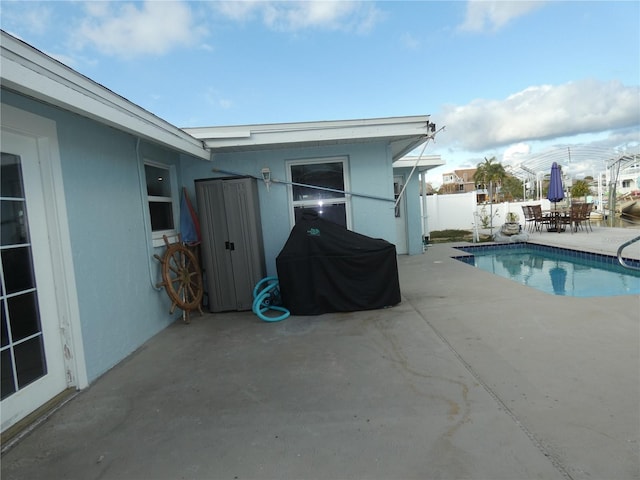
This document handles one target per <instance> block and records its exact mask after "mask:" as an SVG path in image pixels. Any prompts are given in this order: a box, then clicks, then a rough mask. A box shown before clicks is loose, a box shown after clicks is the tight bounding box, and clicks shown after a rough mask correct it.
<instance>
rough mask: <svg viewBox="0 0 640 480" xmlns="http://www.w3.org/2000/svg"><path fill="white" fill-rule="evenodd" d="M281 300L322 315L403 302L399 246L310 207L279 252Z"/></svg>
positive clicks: (293, 309) (289, 306) (298, 311)
mask: <svg viewBox="0 0 640 480" xmlns="http://www.w3.org/2000/svg"><path fill="white" fill-rule="evenodd" d="M276 267H277V270H278V280H279V282H280V293H281V296H282V303H283V304H284V306H285V307H286V308H287V309H289V311H290V312H291V313H292V314H293V315H320V314H323V313H329V312H351V311H357V310H372V309H377V308H383V307H389V306H393V305H396V304H398V303H400V282H399V280H398V264H397V259H396V247H395V245H393V244H392V243H389V242H387V241H386V240H382V239H375V238H370V237H367V236H365V235H361V234H359V233H355V232H352V231H350V230H347V229H346V228H344V227H342V226H340V225H338V224H336V223H333V222H330V221H327V220H324V219H322V218H320V217H319V216H318V215H317V213H316V212H313V211H305V212H304V214H303V215H302V217H301V218H300V219H299V220H298V222H297V223H296V225H295V226H294V227H293V230H292V231H291V234H290V235H289V238H288V240H287V242H286V243H285V245H284V247H283V249H282V251H281V252H280V254H279V255H278V257H277V258H276Z"/></svg>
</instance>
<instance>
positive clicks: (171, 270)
mask: <svg viewBox="0 0 640 480" xmlns="http://www.w3.org/2000/svg"><path fill="white" fill-rule="evenodd" d="M163 238H164V243H165V245H166V246H167V249H166V250H165V252H164V255H163V256H162V257H160V256H159V255H154V257H155V258H156V259H157V260H159V261H160V263H161V264H162V282H158V283H157V284H156V287H164V289H165V290H166V292H167V295H169V298H170V299H171V302H172V303H171V309H170V310H169V313H173V312H174V311H175V309H176V307H178V308H180V309H181V310H182V311H183V312H184V315H183V320H184V322H185V323H189V321H190V319H189V313H190V312H191V311H192V310H198V311H199V312H200V314H202V305H201V304H202V294H203V288H202V272H201V271H200V266H199V264H198V259H197V258H196V256H195V255H194V254H193V252H192V251H191V250H189V248H188V247H187V246H186V245H183V244H182V241H181V239H180V236H179V235H178V241H177V242H176V243H170V242H169V240H168V238H167V236H166V235H165V236H163Z"/></svg>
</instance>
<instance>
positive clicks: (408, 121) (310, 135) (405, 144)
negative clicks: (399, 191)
mask: <svg viewBox="0 0 640 480" xmlns="http://www.w3.org/2000/svg"><path fill="white" fill-rule="evenodd" d="M184 130H185V132H187V133H189V134H190V135H192V136H193V137H195V138H198V139H200V140H202V141H203V142H204V144H205V145H206V147H207V148H209V149H211V151H213V152H223V151H226V152H231V151H246V150H263V149H273V148H277V147H287V146H292V145H296V146H317V145H331V144H339V143H362V142H373V141H389V142H390V143H393V142H399V145H400V146H399V148H397V149H396V151H394V154H393V157H394V160H395V159H397V158H400V157H401V156H402V155H404V154H405V153H406V152H408V151H410V150H411V149H413V148H415V147H416V146H417V145H420V144H421V143H422V142H424V141H425V140H426V138H427V135H428V134H429V131H430V130H429V116H428V115H420V116H411V117H390V118H374V119H364V120H338V121H322V122H299V123H278V124H263V125H236V126H225V127H200V128H185V129H184Z"/></svg>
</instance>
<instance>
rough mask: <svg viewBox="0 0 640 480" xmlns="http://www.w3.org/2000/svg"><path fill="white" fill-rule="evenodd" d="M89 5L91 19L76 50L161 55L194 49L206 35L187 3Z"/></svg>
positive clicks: (76, 36) (82, 29)
mask: <svg viewBox="0 0 640 480" xmlns="http://www.w3.org/2000/svg"><path fill="white" fill-rule="evenodd" d="M137 5H138V4H133V3H118V2H115V3H103V2H89V3H88V4H87V7H86V12H87V14H88V16H87V17H86V18H85V19H84V20H83V21H82V22H81V24H80V26H79V27H78V29H77V31H76V32H75V34H74V40H75V43H76V46H77V47H79V48H82V47H84V46H85V45H87V44H89V45H93V46H94V47H95V48H97V49H98V50H100V51H101V52H103V53H105V54H108V55H118V56H124V57H134V56H138V55H149V54H152V55H160V54H163V53H166V52H168V51H169V50H171V49H173V48H175V47H176V46H180V45H191V44H194V43H195V42H197V41H198V39H200V37H202V36H203V35H204V34H205V30H204V28H203V27H201V26H198V25H197V24H196V22H195V20H194V18H193V15H192V13H191V10H190V8H189V6H188V5H187V4H185V3H183V2H164V1H162V2H160V1H157V2H156V1H145V2H144V3H143V4H142V5H141V6H140V7H138V6H137Z"/></svg>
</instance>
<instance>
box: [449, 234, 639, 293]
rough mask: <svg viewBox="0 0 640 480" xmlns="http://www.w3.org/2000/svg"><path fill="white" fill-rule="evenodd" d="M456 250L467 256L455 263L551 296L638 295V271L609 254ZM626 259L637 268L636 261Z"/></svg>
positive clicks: (516, 247) (523, 247)
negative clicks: (463, 264) (489, 273)
mask: <svg viewBox="0 0 640 480" xmlns="http://www.w3.org/2000/svg"><path fill="white" fill-rule="evenodd" d="M458 249H459V250H462V251H464V252H466V253H468V254H470V255H463V256H459V257H454V258H456V259H457V260H460V261H462V262H464V263H467V264H469V265H473V266H475V267H477V268H480V269H481V270H485V271H487V272H491V273H494V274H496V275H499V276H501V277H504V278H508V279H510V280H513V281H516V282H518V283H520V284H522V285H526V286H528V287H532V288H536V289H538V290H542V291H543V292H546V293H550V294H552V295H566V296H571V297H611V296H616V295H640V271H634V270H631V269H627V268H624V267H623V266H622V265H620V264H619V263H618V259H617V258H616V257H613V256H610V255H600V254H593V253H587V252H579V251H576V250H569V249H565V248H558V247H547V246H543V245H534V244H529V243H524V242H523V243H513V244H508V245H486V246H469V247H458ZM625 260H626V262H627V263H628V264H630V265H634V266H636V267H640V261H638V260H631V259H625Z"/></svg>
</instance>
